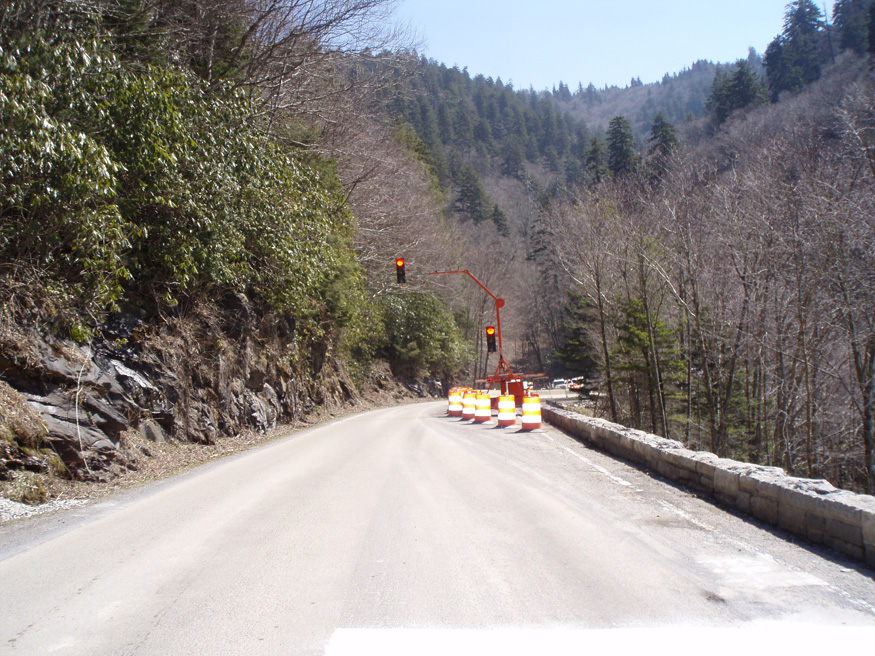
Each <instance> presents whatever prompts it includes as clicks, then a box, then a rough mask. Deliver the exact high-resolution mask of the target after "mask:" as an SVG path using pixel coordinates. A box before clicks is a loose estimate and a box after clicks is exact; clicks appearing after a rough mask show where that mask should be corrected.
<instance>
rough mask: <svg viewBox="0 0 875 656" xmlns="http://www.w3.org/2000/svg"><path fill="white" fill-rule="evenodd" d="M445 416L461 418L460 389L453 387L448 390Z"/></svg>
mask: <svg viewBox="0 0 875 656" xmlns="http://www.w3.org/2000/svg"><path fill="white" fill-rule="evenodd" d="M447 414H448V415H449V416H450V417H461V416H462V388H461V387H454V388H453V389H451V390H450V399H449V405H448V406H447Z"/></svg>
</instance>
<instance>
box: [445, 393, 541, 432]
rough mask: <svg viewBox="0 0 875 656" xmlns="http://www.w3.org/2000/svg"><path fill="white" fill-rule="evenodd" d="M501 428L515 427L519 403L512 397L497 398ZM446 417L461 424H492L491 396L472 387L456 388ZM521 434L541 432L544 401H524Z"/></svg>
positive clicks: (530, 398) (527, 398)
mask: <svg viewBox="0 0 875 656" xmlns="http://www.w3.org/2000/svg"><path fill="white" fill-rule="evenodd" d="M497 399H498V403H497V409H498V417H497V421H498V425H499V426H502V427H504V426H516V402H515V399H514V397H513V396H499V397H497ZM447 414H448V415H449V416H450V417H460V418H461V419H462V421H473V422H474V423H475V424H485V423H488V422H490V421H491V420H492V397H490V395H489V392H484V391H483V390H474V389H471V388H470V387H454V388H452V389H451V390H450V394H449V405H448V406H447ZM520 427H521V428H522V430H535V429H537V428H541V399H540V397H538V395H537V394H531V395H529V396H524V397H523V402H522V417H521V421H520Z"/></svg>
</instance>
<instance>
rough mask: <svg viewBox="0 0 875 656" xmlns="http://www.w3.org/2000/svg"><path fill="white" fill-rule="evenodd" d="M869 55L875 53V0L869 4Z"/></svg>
mask: <svg viewBox="0 0 875 656" xmlns="http://www.w3.org/2000/svg"><path fill="white" fill-rule="evenodd" d="M866 51H867V52H868V53H869V55H870V56H871V55H875V2H873V3H872V4H870V5H869V47H868V48H867V49H866Z"/></svg>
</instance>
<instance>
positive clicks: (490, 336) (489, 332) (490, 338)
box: [486, 326, 495, 353]
mask: <svg viewBox="0 0 875 656" xmlns="http://www.w3.org/2000/svg"><path fill="white" fill-rule="evenodd" d="M486 352H487V353H495V328H494V327H492V326H486Z"/></svg>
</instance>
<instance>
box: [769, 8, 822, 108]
mask: <svg viewBox="0 0 875 656" xmlns="http://www.w3.org/2000/svg"><path fill="white" fill-rule="evenodd" d="M822 26H823V15H822V14H821V13H820V9H818V8H817V6H816V5H815V4H814V3H813V2H812V1H811V0H795V1H794V2H791V3H790V4H789V5H787V13H786V14H785V15H784V30H783V32H782V33H781V35H780V36H778V37H776V38H775V39H774V40H773V41H772V42H771V43H770V44H769V46H768V48H766V57H765V65H766V76H767V77H768V80H769V88H770V89H771V92H772V99H773V100H777V99H778V96H779V95H780V94H781V92H782V91H791V92H796V91H799V90H801V89H802V88H803V87H804V86H805V85H807V84H810V83H811V82H814V81H815V80H817V79H818V78H819V77H820V70H821V64H822V63H823V62H824V61H825V60H826V56H825V53H824V48H823V34H822V30H821V28H822Z"/></svg>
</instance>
